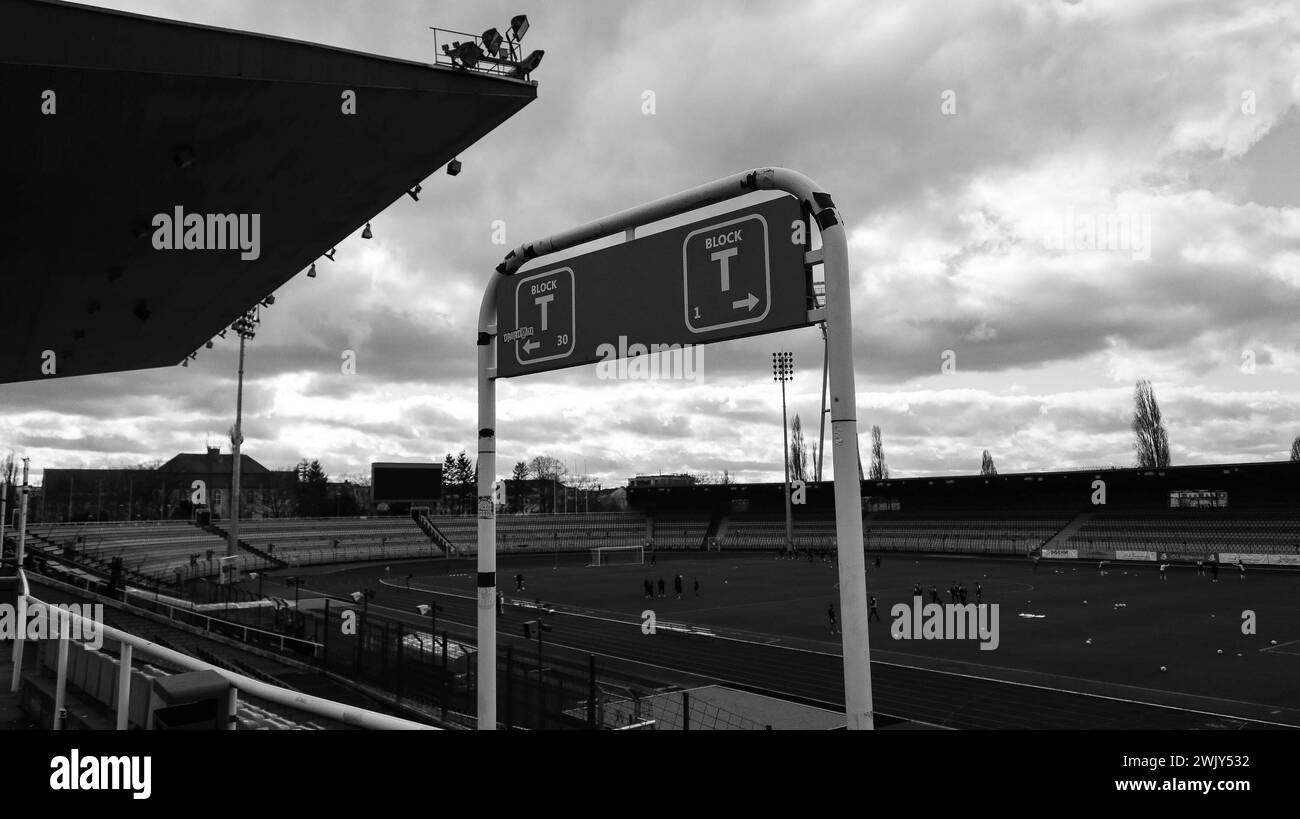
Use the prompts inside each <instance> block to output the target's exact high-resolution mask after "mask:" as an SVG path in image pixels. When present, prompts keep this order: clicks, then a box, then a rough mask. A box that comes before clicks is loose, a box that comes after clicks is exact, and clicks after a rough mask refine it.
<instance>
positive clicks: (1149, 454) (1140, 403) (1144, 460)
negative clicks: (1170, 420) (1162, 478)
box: [1133, 379, 1169, 469]
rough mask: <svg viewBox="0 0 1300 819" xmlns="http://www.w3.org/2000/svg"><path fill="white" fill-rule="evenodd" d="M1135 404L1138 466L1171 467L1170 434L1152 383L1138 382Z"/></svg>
mask: <svg viewBox="0 0 1300 819" xmlns="http://www.w3.org/2000/svg"><path fill="white" fill-rule="evenodd" d="M1133 403H1134V405H1135V406H1134V409H1133V436H1134V440H1133V448H1134V449H1135V450H1136V451H1137V465H1138V466H1139V467H1141V468H1145V469H1152V468H1156V469H1158V468H1160V467H1165V466H1169V433H1168V432H1167V431H1166V430H1165V422H1164V419H1163V418H1162V417H1161V415H1160V405H1159V404H1158V403H1156V394H1155V391H1154V390H1152V389H1151V382H1150V381H1147V380H1146V379H1142V380H1141V381H1139V382H1137V385H1136V386H1135V387H1134V389H1133Z"/></svg>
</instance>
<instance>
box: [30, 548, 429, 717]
mask: <svg viewBox="0 0 1300 819" xmlns="http://www.w3.org/2000/svg"><path fill="white" fill-rule="evenodd" d="M18 592H19V594H20V595H21V597H22V598H23V599H25V600H26V602H27V605H28V606H31V605H34V604H38V603H39V604H41V605H46V604H45V603H44V602H43V601H41V600H39V599H38V598H36V597H33V596H32V595H31V589H30V586H29V585H28V582H27V575H26V573H25V572H23V570H22V569H19V570H18ZM61 611H62V612H63V615H64V616H66V617H69V618H71V620H70V621H69V625H71V626H72V628H63V629H60V635H61V636H60V638H59V640H60V643H61V645H60V649H59V667H60V669H61V670H62V669H64V668H65V667H66V665H65V663H66V657H67V645H66V644H67V642H68V637H67V634H68V633H69V632H70V631H73V630H74V629H75V628H77V626H80V627H81V629H82V631H81V632H79V633H95V630H98V631H99V633H102V634H103V635H104V636H105V637H107V638H111V639H113V640H117V641H118V642H119V643H120V644H121V645H122V657H121V660H122V667H123V669H125V674H124V676H126V675H129V673H130V667H131V661H132V655H133V654H135V653H139V654H143V655H144V656H146V657H153V658H156V659H158V660H160V661H162V662H165V663H168V664H170V665H173V666H176V667H177V668H183V669H185V670H186V671H212V672H215V673H217V674H220V675H221V676H222V677H224V678H225V680H226V681H227V682H228V683H230V685H231V686H232V688H233V689H234V690H235V691H238V692H242V693H245V694H249V695H251V696H254V697H257V698H259V699H261V700H264V701H266V702H269V703H272V704H274V705H279V706H283V707H286V708H293V709H296V710H299V711H304V712H306V713H308V714H313V715H315V716H320V717H325V718H327V719H331V720H334V721H336V722H340V723H343V724H344V725H351V726H354V727H357V728H364V729H367V730H376V731H437V730H441V729H439V728H437V727H435V726H432V725H424V724H422V723H418V722H414V721H412V720H407V719H402V718H401V717H392V716H389V715H387V714H380V713H376V712H374V711H367V710H365V709H364V708H357V707H356V706H353V705H345V704H343V703H339V702H334V701H332V700H327V699H324V698H322V697H315V696H312V695H311V694H304V693H302V692H299V691H289V690H288V689H284V688H279V687H277V686H274V685H270V684H268V683H264V682H262V681H261V680H255V679H253V678H251V677H246V676H244V675H243V674H239V673H236V672H234V671H229V670H227V669H224V668H220V667H218V666H214V665H211V664H209V663H205V662H203V661H202V660H199V659H196V658H194V657H190V656H188V655H186V654H181V653H180V652H178V651H173V650H171V649H169V648H166V647H164V646H160V645H158V644H157V643H152V642H150V641H148V640H145V639H144V638H141V637H136V636H135V635H133V634H128V633H127V632H124V631H119V630H118V629H115V628H113V627H112V626H109V625H108V624H106V623H90V622H89V621H88V620H87V618H85V617H84V616H82V615H80V614H78V613H77V612H75V611H69V610H61ZM78 621H86V622H84V623H78ZM24 643H25V640H24V639H23V637H22V630H21V629H19V631H18V634H17V636H16V637H15V639H14V652H13V658H14V673H13V679H12V681H11V690H13V691H18V690H19V686H20V684H21V673H22V660H23V647H24ZM127 678H128V679H129V676H128V677H127ZM66 685H67V679H66V674H60V675H59V678H58V683H57V686H58V687H57V689H56V702H61V701H62V699H63V696H64V693H65V687H66ZM233 699H234V698H233V697H232V704H233ZM123 707H124V706H123V705H119V712H118V725H119V726H121V725H122V719H123V717H124V715H125V711H124V710H122V709H123ZM57 714H58V709H57V708H56V717H55V720H56V727H58V716H57Z"/></svg>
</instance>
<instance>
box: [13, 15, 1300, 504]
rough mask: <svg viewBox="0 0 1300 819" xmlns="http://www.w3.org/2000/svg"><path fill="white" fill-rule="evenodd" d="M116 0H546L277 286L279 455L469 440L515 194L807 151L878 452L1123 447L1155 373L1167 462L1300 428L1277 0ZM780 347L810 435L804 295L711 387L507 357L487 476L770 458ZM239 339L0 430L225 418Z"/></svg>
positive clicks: (776, 159)
mask: <svg viewBox="0 0 1300 819" xmlns="http://www.w3.org/2000/svg"><path fill="white" fill-rule="evenodd" d="M97 5H103V6H108V7H112V8H118V9H124V10H128V11H133V12H139V13H144V14H151V15H157V16H163V17H169V18H174V19H179V20H185V21H192V22H196V23H203V24H210V25H216V26H221V27H227V28H235V29H242V30H247V31H251V32H260V33H267V34H274V35H279V36H285V37H291V38H295V39H300V40H306V41H312V42H319V43H323V44H327V45H336V46H341V47H345V48H349V49H356V50H361V51H367V52H372V53H376V54H381V55H385V56H392V57H399V58H404V59H411V60H420V61H426V62H431V61H432V59H433V41H432V37H431V32H429V31H428V30H427V27H428V26H432V25H437V26H440V27H445V28H452V29H459V30H466V31H481V30H482V29H484V28H486V27H488V26H491V25H501V26H504V25H505V24H506V22H507V21H508V20H509V18H510V17H511V16H512V15H513V14H515V13H519V12H527V13H528V14H529V15H530V18H531V21H532V30H531V31H530V32H529V34H528V37H527V45H528V46H529V47H532V48H544V49H545V50H546V58H545V61H544V62H543V64H542V66H541V68H540V69H539V70H538V71H537V72H536V73H535V74H534V78H535V79H536V80H538V81H539V83H540V88H539V96H538V99H537V101H536V102H534V103H533V104H531V105H530V106H528V107H527V108H526V109H525V110H524V111H523V112H522V113H520V114H519V115H517V116H516V117H515V118H514V119H512V120H510V121H508V122H507V123H505V125H503V126H502V127H501V128H499V129H498V130H497V131H496V132H494V133H492V134H490V135H489V136H488V137H487V138H486V139H484V140H482V141H481V142H480V143H478V144H477V145H475V146H474V147H473V148H472V149H471V150H469V151H468V152H466V153H465V154H462V155H461V157H460V158H461V160H462V161H463V162H464V165H465V169H464V172H463V173H462V174H461V175H460V176H458V177H456V178H454V179H453V178H450V177H448V176H446V175H443V174H439V175H436V176H434V177H431V178H430V179H429V180H428V181H426V183H425V185H424V188H425V191H426V193H425V195H423V196H422V197H421V201H420V202H419V203H415V202H412V201H410V200H409V199H405V198H404V199H403V200H402V201H399V202H397V203H395V204H394V205H393V206H392V207H390V208H389V209H388V210H387V211H385V212H384V213H382V214H380V215H378V216H377V217H376V218H375V219H374V221H373V226H374V230H375V233H376V236H375V239H374V240H372V241H363V240H361V239H360V237H359V235H357V236H355V237H354V238H352V239H350V240H348V241H346V242H344V243H342V244H340V246H339V253H338V262H337V263H333V264H331V263H327V262H326V263H322V267H321V275H320V276H319V277H318V278H316V279H314V280H312V279H307V278H305V277H304V276H299V277H298V278H296V279H295V280H293V281H292V282H290V283H289V284H288V285H286V286H285V287H283V288H281V290H280V291H278V292H277V294H276V296H277V302H276V305H275V306H274V308H272V309H271V310H269V311H268V312H267V313H266V316H265V321H264V324H263V326H262V329H261V331H260V332H259V334H258V336H257V339H256V340H255V341H254V342H253V343H252V345H251V346H250V355H249V364H248V381H247V388H246V394H245V408H246V420H245V437H246V441H247V443H246V446H245V451H246V452H248V453H249V454H250V455H252V456H253V457H255V458H257V459H258V460H260V461H262V462H263V463H265V464H267V465H268V466H271V467H285V466H288V465H291V464H293V463H295V462H296V461H297V460H299V459H300V458H303V457H307V458H319V459H320V460H321V462H322V463H323V464H324V466H325V468H326V470H327V471H328V472H329V473H330V474H331V475H340V474H344V473H368V471H369V467H368V464H369V463H370V462H372V461H375V460H418V459H429V458H432V459H438V460H441V457H442V455H443V454H444V453H445V452H447V451H458V450H460V449H462V448H464V449H467V450H469V451H470V453H471V455H472V453H473V448H474V446H475V443H476V440H475V431H476V423H475V388H474V380H473V378H474V372H475V353H474V347H473V335H474V325H475V319H476V314H477V307H478V303H479V299H480V295H481V293H482V288H483V284H484V281H485V279H486V277H487V275H488V272H489V271H490V270H491V269H492V267H494V266H495V265H496V263H497V262H499V261H500V259H501V257H502V255H503V254H504V252H505V251H506V250H507V249H508V247H503V246H501V245H498V244H494V243H493V241H492V239H493V223H494V222H496V221H497V220H500V221H501V222H502V223H503V224H504V228H505V233H506V237H505V238H506V241H507V242H508V245H509V246H510V247H513V246H515V245H518V244H519V243H521V242H523V241H527V240H531V239H537V238H541V237H544V236H546V235H549V234H551V233H553V232H556V231H560V230H563V229H566V228H569V227H573V226H575V225H577V224H580V223H583V222H587V221H589V220H592V219H595V218H598V217H600V216H603V215H606V214H608V213H612V212H614V211H618V210H622V209H624V208H627V207H630V206H633V205H636V204H638V203H641V202H644V201H648V200H651V199H655V198H658V197H660V196H663V195H667V194H670V193H673V192H675V191H677V190H681V189H684V188H687V187H691V186H694V185H697V184H700V183H702V182H706V181H709V180H712V179H716V178H718V177H722V176H726V175H728V174H731V173H734V172H737V171H741V170H746V169H749V168H752V167H759V166H764V165H783V166H787V167H791V168H795V169H797V170H800V171H802V172H803V173H805V174H807V175H808V176H810V177H812V178H813V179H815V180H817V181H818V182H819V183H820V185H821V186H822V187H823V189H825V190H827V191H829V192H831V193H832V194H833V195H834V196H835V200H836V203H837V205H838V206H839V208H840V210H841V214H842V216H843V218H844V219H845V221H846V225H847V229H848V237H849V254H850V262H851V266H852V290H853V313H854V342H855V357H856V369H857V388H858V394H857V410H858V423H859V428H860V431H861V432H862V433H863V436H862V450H863V455H864V457H866V456H867V454H868V453H869V434H868V432H869V430H870V427H871V425H873V424H879V425H880V427H881V428H882V430H883V436H884V445H885V455H886V458H887V460H888V464H889V467H890V469H891V472H892V473H893V474H894V475H896V476H901V477H909V476H924V475H933V474H963V473H972V472H975V471H978V468H979V464H980V453H981V451H982V450H984V449H988V450H989V451H990V452H991V453H992V454H993V456H994V459H995V461H996V463H997V466H998V468H999V469H1000V470H1001V471H1004V472H1005V471H1033V470H1049V469H1056V468H1067V467H1076V466H1083V467H1086V466H1095V465H1107V464H1115V465H1130V464H1131V463H1132V462H1133V450H1132V433H1131V432H1130V430H1129V422H1130V420H1131V416H1132V407H1133V397H1132V393H1133V386H1134V382H1135V380H1136V379H1139V378H1148V379H1150V380H1151V381H1152V382H1153V384H1154V387H1155V392H1156V396H1157V398H1158V399H1159V402H1160V405H1161V408H1162V409H1163V411H1164V414H1165V418H1166V422H1167V424H1168V427H1169V439H1170V445H1171V450H1172V457H1173V461H1174V463H1175V464H1199V463H1214V462H1241V461H1265V460H1279V459H1284V458H1285V457H1286V453H1287V450H1288V448H1289V445H1290V442H1291V439H1292V438H1293V437H1294V436H1296V435H1298V434H1300V386H1298V385H1300V322H1298V319H1300V207H1298V205H1300V162H1298V161H1297V156H1298V147H1300V30H1298V29H1300V15H1296V14H1295V13H1294V7H1293V5H1292V3H1291V2H1290V0H1277V1H1276V2H1267V0H1246V1H1244V2H1238V1H1237V0H1206V1H1205V2H1199V3H1196V2H1169V1H1168V0H1144V2H1132V0H1105V1H1104V2H1094V1H1093V0H1083V1H1082V2H1076V3H1069V2H1054V1H1052V0H1023V2H969V3H952V2H934V3H929V2H908V3H897V2H892V1H891V2H882V3H872V4H868V3H863V2H825V1H823V2H802V3H787V2H752V1H751V0H744V2H739V1H737V2H718V1H717V0H710V2H708V3H697V2H684V1H681V2H679V1H678V0H645V1H644V2H635V3H622V2H599V1H598V0H547V2H545V3H535V4H532V5H531V6H530V4H528V3H526V2H523V3H520V2H512V3H501V2H495V0H489V1H488V2H475V3H466V2H462V3H440V2H417V0H367V1H366V2H360V1H359V0H356V1H354V2H352V1H348V0H339V2H332V3H330V4H328V5H327V6H323V5H322V4H320V3H318V2H316V0H238V1H232V0H221V2H213V1H212V0H113V1H112V2H102V3H97ZM325 8H328V13H326V12H325V11H324V9H325ZM646 92H653V98H652V99H653V110H648V109H649V108H650V106H648V105H647V99H649V97H648V95H647V94H646ZM1096 225H1101V226H1102V230H1101V231H1100V234H1101V236H1102V237H1103V239H1102V241H1100V242H1099V241H1097V239H1096V236H1097V234H1096V233H1095V232H1094V231H1093V230H1092V228H1093V227H1094V226H1096ZM1109 228H1114V230H1113V231H1112V230H1110V229H1109ZM1121 228H1122V229H1121ZM358 234H359V231H358ZM1107 237H1110V238H1111V239H1113V241H1110V240H1108V239H1107ZM1098 245H1100V246H1098ZM630 292H634V291H630ZM632 297H634V296H632ZM781 348H784V349H788V350H793V351H794V353H795V364H796V367H797V374H796V377H795V380H794V381H793V383H792V384H791V385H790V388H791V389H790V393H789V405H790V412H791V415H792V416H793V415H794V414H795V413H797V414H799V415H800V416H801V417H802V419H803V421H804V424H805V427H806V428H808V429H809V431H810V437H811V438H813V439H815V438H816V426H817V416H818V410H819V405H820V388H821V378H820V376H821V372H820V370H821V341H820V333H819V332H818V331H817V330H816V329H815V328H806V329H803V330H798V331H792V332H788V333H784V334H780V335H769V336H764V337H760V338H756V339H750V340H745V341H736V342H730V343H726V344H717V345H712V346H710V347H707V348H705V350H704V353H703V356H704V370H703V374H702V375H701V377H700V378H698V379H697V380H696V381H694V382H682V381H660V382H649V383H629V382H611V381H606V380H601V379H599V378H598V377H597V374H596V369H595V367H583V368H578V369H573V370H565V371H560V372H556V373H550V374H545V375H541V376H536V377H532V378H529V379H522V380H521V379H516V380H509V381H505V380H503V381H501V382H499V388H498V398H499V415H498V435H499V436H500V437H499V452H500V470H499V471H501V472H502V473H506V472H508V471H509V466H510V464H511V463H513V462H514V461H516V460H519V459H523V458H529V457H532V456H534V455H538V454H549V455H553V456H555V457H557V458H560V459H562V460H564V461H566V462H567V463H568V464H569V465H570V467H571V468H572V469H573V470H574V471H576V472H586V473H588V474H591V475H593V476H595V477H596V478H597V479H598V480H601V481H603V482H604V483H605V484H606V485H609V484H617V483H622V482H623V481H625V480H626V478H627V477H629V476H631V475H633V474H637V473H644V472H659V471H663V472H678V471H691V472H717V471H721V470H723V469H728V470H730V471H731V472H732V474H733V475H735V476H737V477H739V478H740V479H742V480H775V479H778V477H779V475H780V470H781V437H780V432H781V421H780V418H781V414H780V413H781V400H780V391H779V389H778V388H777V386H776V384H775V383H773V381H772V379H771V361H770V353H771V352H772V351H773V350H776V349H781ZM344 350H353V351H355V353H356V361H357V373H356V375H353V376H344V375H342V374H341V373H340V370H339V360H340V356H341V354H342V351H344ZM236 355H237V347H236V345H234V344H231V343H230V342H228V341H227V342H222V343H219V344H218V345H217V347H216V349H214V350H211V351H204V352H203V353H202V354H201V355H200V356H199V359H198V361H197V362H195V363H193V364H192V365H191V366H190V367H189V368H179V367H178V368H172V369H166V370H153V371H143V372H134V373H126V374H119V375H109V376H90V377H83V378H75V379H68V380H59V381H50V382H43V383H35V384H26V385H5V386H4V387H2V388H0V389H3V398H2V399H0V449H4V450H7V449H8V448H13V449H14V450H16V451H17V452H18V454H19V455H20V456H21V455H23V454H26V455H28V456H30V457H31V458H32V464H33V467H34V469H36V470H37V471H38V474H39V470H40V469H41V468H44V467H70V466H110V465H124V464H133V463H137V462H140V461H146V460H152V459H155V458H166V457H170V456H171V455H172V454H174V453H176V452H178V451H191V452H192V451H201V449H202V447H203V445H204V444H205V442H206V441H208V440H211V441H212V442H213V443H218V442H220V443H223V449H224V448H225V447H226V446H228V441H227V440H226V438H225V430H227V429H228V428H229V426H230V425H231V423H232V422H233V414H234V388H233V382H234V375H235V369H236ZM945 363H947V364H948V366H946V367H945V366H944V365H945ZM827 469H828V470H829V461H828V466H827Z"/></svg>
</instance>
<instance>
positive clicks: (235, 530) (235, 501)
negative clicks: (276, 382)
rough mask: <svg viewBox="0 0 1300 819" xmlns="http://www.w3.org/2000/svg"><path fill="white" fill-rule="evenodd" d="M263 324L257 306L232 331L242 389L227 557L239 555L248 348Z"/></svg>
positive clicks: (233, 436)
mask: <svg viewBox="0 0 1300 819" xmlns="http://www.w3.org/2000/svg"><path fill="white" fill-rule="evenodd" d="M261 321H262V316H261V304H255V305H253V307H252V308H250V309H249V310H248V311H247V312H245V313H244V315H242V316H240V317H239V318H237V319H235V323H234V324H232V325H230V329H231V331H232V332H234V333H235V334H236V335H238V336H239V386H238V387H237V390H236V393H235V425H234V426H233V427H231V429H230V452H231V467H230V473H231V474H230V540H229V542H228V543H226V555H227V556H234V555H237V554H239V473H240V467H241V466H242V465H243V464H242V462H241V461H242V458H241V457H240V454H239V449H240V447H241V446H243V443H244V431H243V427H244V345H245V344H246V343H247V342H248V341H249V340H250V339H252V338H253V337H254V336H256V335H257V325H258V324H260V323H261Z"/></svg>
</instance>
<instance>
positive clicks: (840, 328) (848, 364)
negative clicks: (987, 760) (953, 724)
mask: <svg viewBox="0 0 1300 819" xmlns="http://www.w3.org/2000/svg"><path fill="white" fill-rule="evenodd" d="M826 203H827V205H828V207H827V209H826V210H824V211H822V212H821V213H820V214H819V215H818V225H819V226H820V227H821V234H822V252H823V254H824V258H825V264H826V269H825V274H826V351H827V366H828V368H829V371H830V391H831V441H832V444H831V446H832V450H831V451H832V452H833V453H834V462H833V464H832V466H833V468H834V476H835V537H836V542H837V544H838V552H839V575H840V620H841V621H842V622H843V628H842V630H841V631H842V633H841V637H842V640H843V646H844V704H845V714H846V716H847V718H848V727H849V729H851V730H853V729H865V730H870V729H871V728H873V727H874V722H875V715H874V713H873V711H872V702H871V652H870V646H869V644H868V638H867V558H866V552H865V546H864V543H863V539H862V484H861V483H860V482H859V478H858V469H857V452H858V420H857V387H856V384H855V379H854V372H853V309H852V304H851V302H850V299H849V281H850V276H849V250H848V242H847V241H846V239H845V237H844V225H843V223H842V222H841V221H840V218H839V214H838V212H837V211H836V210H835V209H834V206H833V205H832V204H831V203H830V197H829V196H828V197H826Z"/></svg>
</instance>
